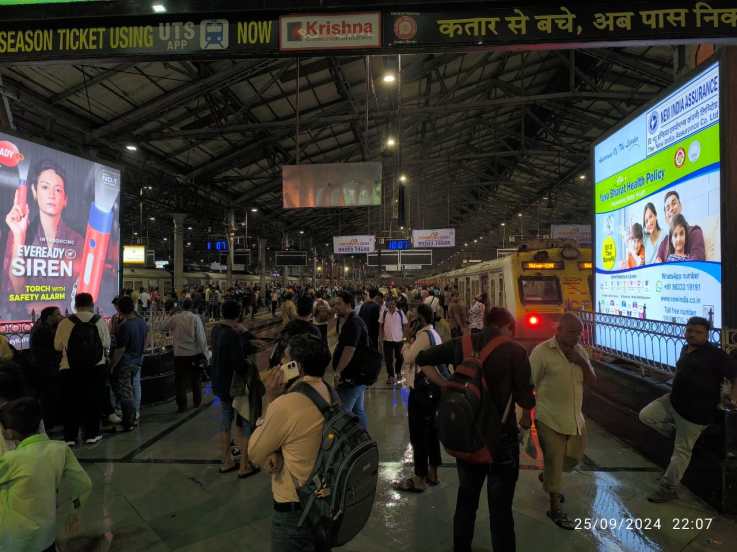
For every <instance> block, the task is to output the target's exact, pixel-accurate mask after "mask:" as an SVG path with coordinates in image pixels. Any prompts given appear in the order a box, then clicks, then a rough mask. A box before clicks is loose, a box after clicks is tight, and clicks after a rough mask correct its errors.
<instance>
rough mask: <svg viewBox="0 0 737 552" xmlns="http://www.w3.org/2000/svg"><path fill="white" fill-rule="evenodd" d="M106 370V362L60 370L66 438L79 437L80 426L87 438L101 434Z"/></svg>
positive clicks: (74, 439) (75, 438) (73, 438)
mask: <svg viewBox="0 0 737 552" xmlns="http://www.w3.org/2000/svg"><path fill="white" fill-rule="evenodd" d="M105 370H106V368H105V365H98V366H94V367H90V368H76V369H67V370H60V371H59V377H60V379H61V389H62V409H63V414H62V418H63V422H64V440H65V441H76V440H77V437H78V436H79V428H80V427H81V428H82V431H83V433H84V438H85V439H90V438H92V437H97V436H98V435H100V414H101V411H102V402H103V401H104V400H105V398H104V393H105Z"/></svg>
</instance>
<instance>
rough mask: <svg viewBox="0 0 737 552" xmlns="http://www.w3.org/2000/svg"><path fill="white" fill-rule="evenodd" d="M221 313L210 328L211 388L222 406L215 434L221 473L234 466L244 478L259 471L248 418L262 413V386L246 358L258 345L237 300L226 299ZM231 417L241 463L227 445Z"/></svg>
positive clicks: (228, 442)
mask: <svg viewBox="0 0 737 552" xmlns="http://www.w3.org/2000/svg"><path fill="white" fill-rule="evenodd" d="M222 315H223V320H221V321H220V322H218V323H217V324H215V326H214V327H213V329H212V356H213V359H212V360H213V368H214V370H213V372H214V373H213V390H214V392H215V394H216V395H217V396H218V398H219V399H220V403H221V408H222V415H221V420H220V433H219V436H218V440H219V442H220V449H221V454H222V459H223V465H222V466H221V467H220V473H230V472H232V471H235V470H236V469H237V470H238V478H239V479H244V478H246V477H250V476H251V475H254V474H256V473H258V471H259V470H258V468H256V467H255V466H254V465H253V464H251V462H250V461H249V459H248V439H249V438H250V436H251V432H252V430H253V427H252V423H251V422H252V421H255V420H256V419H257V418H258V417H259V416H260V415H261V413H260V403H261V398H262V397H263V393H264V387H263V383H261V380H260V379H259V377H258V369H257V368H256V365H255V364H254V363H253V362H252V361H251V360H250V359H249V358H248V355H251V354H253V353H255V352H257V349H256V347H255V346H254V344H253V340H254V339H255V338H254V336H253V334H251V333H250V332H249V331H248V330H247V329H246V328H245V327H244V326H243V325H241V324H240V322H239V321H238V319H239V318H240V315H241V305H240V304H239V303H238V302H236V301H232V300H229V301H226V302H225V303H223V310H222ZM233 421H235V425H236V427H237V428H238V444H239V446H240V449H241V460H240V465H239V464H238V463H236V462H235V460H234V458H233V454H232V449H231V446H230V443H231V426H232V425H233Z"/></svg>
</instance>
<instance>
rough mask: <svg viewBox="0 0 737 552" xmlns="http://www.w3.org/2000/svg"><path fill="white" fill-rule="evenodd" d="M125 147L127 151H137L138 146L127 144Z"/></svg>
mask: <svg viewBox="0 0 737 552" xmlns="http://www.w3.org/2000/svg"><path fill="white" fill-rule="evenodd" d="M125 149H127V150H128V151H138V148H137V147H136V146H135V144H128V145H127V146H125Z"/></svg>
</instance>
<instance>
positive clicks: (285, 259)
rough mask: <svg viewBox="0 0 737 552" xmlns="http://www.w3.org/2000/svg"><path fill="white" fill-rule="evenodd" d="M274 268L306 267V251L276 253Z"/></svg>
mask: <svg viewBox="0 0 737 552" xmlns="http://www.w3.org/2000/svg"><path fill="white" fill-rule="evenodd" d="M274 264H275V265H276V266H307V252H306V251H277V252H276V254H275V255H274Z"/></svg>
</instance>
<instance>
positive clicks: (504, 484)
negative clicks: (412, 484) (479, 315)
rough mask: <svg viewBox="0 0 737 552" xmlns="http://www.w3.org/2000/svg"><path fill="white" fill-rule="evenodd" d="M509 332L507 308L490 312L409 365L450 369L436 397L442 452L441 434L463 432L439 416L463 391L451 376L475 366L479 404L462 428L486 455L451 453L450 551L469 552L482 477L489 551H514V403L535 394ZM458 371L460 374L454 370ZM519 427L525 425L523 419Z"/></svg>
mask: <svg viewBox="0 0 737 552" xmlns="http://www.w3.org/2000/svg"><path fill="white" fill-rule="evenodd" d="M514 328H515V321H514V317H513V316H512V314H511V313H510V312H509V311H508V310H506V309H501V308H493V309H492V310H491V311H490V312H489V313H488V314H487V315H486V317H485V327H484V329H483V330H482V331H481V332H478V333H476V334H474V335H472V336H464V337H462V338H456V339H453V340H452V341H449V342H448V343H444V344H442V345H439V346H436V347H432V348H430V349H427V350H425V351H422V352H420V353H419V354H418V355H417V359H416V361H415V362H416V364H417V365H420V366H437V365H439V364H453V365H455V366H456V372H455V374H454V376H453V378H451V381H450V382H449V383H448V387H447V391H446V393H444V395H443V398H442V399H441V402H440V406H439V410H438V418H437V421H438V432H439V434H440V438H441V441H442V442H443V443H444V444H446V449H447V448H448V447H447V443H446V441H444V440H443V436H444V435H447V434H448V433H456V434H463V433H464V430H465V429H466V428H465V427H461V428H459V427H454V420H453V419H451V417H450V416H446V415H444V414H443V412H445V411H446V410H445V409H444V408H443V406H444V404H443V403H444V402H445V401H446V400H447V399H450V398H452V397H453V395H456V397H455V398H458V395H461V394H462V393H463V392H464V387H466V388H467V387H468V386H463V385H461V386H459V387H460V391H454V390H452V389H453V386H454V381H453V380H454V379H455V378H456V377H459V376H462V374H463V373H464V372H465V370H467V369H470V368H471V367H472V366H474V365H476V366H478V367H479V368H480V374H478V376H479V383H478V384H477V385H476V386H475V387H478V391H479V393H480V406H479V408H478V411H477V415H476V416H475V420H474V421H473V422H471V423H469V424H465V425H467V426H469V427H471V426H474V428H475V433H476V435H477V437H478V439H479V442H480V443H481V446H482V447H483V450H484V451H486V454H485V455H468V456H466V455H464V454H460V453H455V455H456V463H457V468H458V480H459V487H458V497H457V500H456V511H455V516H454V518H453V543H454V551H455V552H470V551H471V542H472V540H473V532H474V525H475V522H476V510H477V509H478V504H479V498H480V495H481V489H482V488H483V486H484V480H485V479H486V480H487V483H486V486H487V494H488V502H489V525H490V529H491V542H492V546H493V550H494V552H508V551H514V550H515V549H516V539H515V533H514V517H513V515H512V501H513V500H514V491H515V486H516V484H517V478H518V476H519V437H518V434H519V429H518V426H517V418H516V416H515V415H514V405H515V404H517V405H519V406H520V407H522V408H523V409H525V410H530V409H532V408H533V407H534V406H535V396H534V395H533V393H532V386H531V384H530V374H531V369H530V363H529V360H528V358H527V353H526V351H525V349H524V348H523V347H522V346H521V345H519V344H518V343H516V342H514V341H513V340H512V336H513V335H514ZM464 341H465V343H464ZM469 348H470V349H471V350H470V351H469V350H468V349H469ZM469 357H470V358H469ZM461 367H462V368H463V369H464V370H460V369H459V368H461ZM472 372H473V371H472ZM472 372H465V373H469V374H470V373H472ZM451 410H452V409H451ZM449 411H450V410H449ZM458 419H459V420H462V419H463V418H462V417H459V418H458ZM524 425H525V426H527V427H529V421H527V423H525V424H524ZM449 452H451V451H450V450H449ZM484 457H485V458H484ZM463 458H465V459H463Z"/></svg>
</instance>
